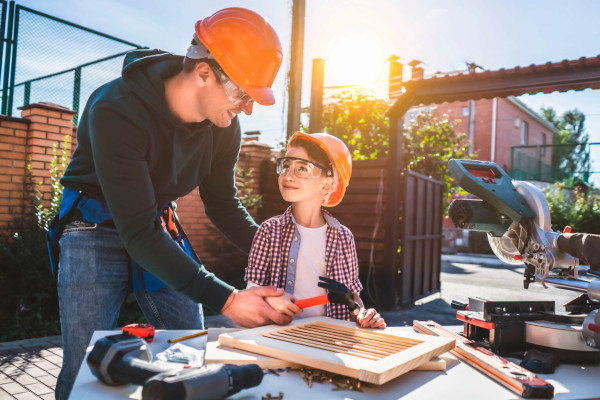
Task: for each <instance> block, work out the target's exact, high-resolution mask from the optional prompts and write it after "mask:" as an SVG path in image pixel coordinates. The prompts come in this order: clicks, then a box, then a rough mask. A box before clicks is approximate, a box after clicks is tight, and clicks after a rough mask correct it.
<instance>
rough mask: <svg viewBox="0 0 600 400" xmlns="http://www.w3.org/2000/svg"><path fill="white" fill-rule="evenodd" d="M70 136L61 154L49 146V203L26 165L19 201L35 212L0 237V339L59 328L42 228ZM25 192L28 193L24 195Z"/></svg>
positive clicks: (53, 206) (54, 209)
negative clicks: (44, 203) (27, 176)
mask: <svg viewBox="0 0 600 400" xmlns="http://www.w3.org/2000/svg"><path fill="white" fill-rule="evenodd" d="M69 147H70V137H69V136H66V137H65V141H64V147H63V149H62V152H61V154H60V155H59V154H58V146H56V145H55V146H54V148H53V158H52V162H51V169H50V177H51V179H52V193H51V203H50V207H49V208H46V207H44V205H43V203H42V191H41V182H40V183H38V184H37V185H34V184H33V179H32V168H31V164H29V165H28V168H27V169H28V175H29V179H27V180H26V183H25V189H26V190H25V193H26V198H25V199H23V201H24V203H26V204H28V205H29V208H30V209H32V210H35V213H32V214H30V215H26V216H23V217H18V218H16V219H15V220H14V221H13V222H12V223H11V224H10V226H9V229H8V232H11V234H7V235H5V236H3V237H2V238H0V265H2V270H1V271H0V293H2V296H0V315H1V316H2V317H1V319H2V320H3V321H2V323H1V324H0V341H9V340H18V339H25V338H31V337H40V336H48V335H57V334H59V333H60V319H59V315H58V294H57V291H56V279H55V277H54V276H52V273H51V271H50V267H49V265H50V261H49V257H48V250H47V247H46V229H47V226H48V223H49V221H50V220H51V219H52V218H53V217H54V215H56V214H57V213H58V209H59V207H60V200H61V198H62V186H61V185H60V183H59V182H58V180H59V179H60V177H61V176H62V174H63V173H64V170H65V168H66V166H67V155H68V154H69ZM27 194H29V195H27Z"/></svg>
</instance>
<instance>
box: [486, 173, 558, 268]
mask: <svg viewBox="0 0 600 400" xmlns="http://www.w3.org/2000/svg"><path fill="white" fill-rule="evenodd" d="M513 185H514V187H515V188H516V189H517V192H518V193H519V194H520V195H521V197H522V198H523V201H524V202H525V205H526V206H527V207H528V208H529V209H530V210H531V211H533V213H534V214H535V219H534V222H535V224H536V225H537V226H539V227H540V228H542V230H544V231H550V229H551V224H550V208H549V207H548V202H547V201H546V198H545V197H544V194H543V193H542V191H541V190H540V189H538V188H537V187H536V186H535V185H533V184H531V183H529V182H525V181H513ZM507 232H508V231H507ZM488 242H489V244H490V247H491V248H492V251H493V252H494V254H495V255H496V257H498V258H499V259H500V260H502V261H503V262H505V263H507V264H512V265H523V264H524V262H523V261H521V260H519V259H515V256H520V255H521V253H520V252H519V250H518V249H517V248H516V247H515V245H514V244H513V242H512V240H511V239H510V238H509V237H508V236H507V235H506V233H505V234H504V235H503V236H500V237H495V236H492V235H491V234H490V233H488Z"/></svg>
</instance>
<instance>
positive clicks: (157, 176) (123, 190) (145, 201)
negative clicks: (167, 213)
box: [61, 50, 257, 311]
mask: <svg viewBox="0 0 600 400" xmlns="http://www.w3.org/2000/svg"><path fill="white" fill-rule="evenodd" d="M181 65H182V57H181V56H175V55H173V54H169V53H166V52H162V51H159V50H136V51H134V52H131V53H128V55H127V56H126V58H125V61H124V66H123V72H122V74H121V78H118V79H116V80H114V81H112V82H109V83H107V84H105V85H103V86H101V87H100V88H98V89H97V90H96V91H94V93H92V95H91V96H90V99H89V101H88V103H87V105H86V107H85V110H84V111H83V113H82V115H81V119H80V122H79V127H78V129H77V148H76V149H75V152H74V154H73V158H72V160H71V162H70V163H69V166H68V167H67V170H66V171H65V175H64V177H63V178H62V179H61V183H62V184H63V185H64V186H65V187H67V188H69V189H72V190H82V191H84V192H85V193H86V194H87V195H88V196H90V197H93V198H97V199H101V200H104V201H106V203H107V205H108V208H109V209H110V212H111V214H112V217H113V220H114V223H115V226H116V228H117V231H118V233H119V236H120V237H121V240H122V242H123V245H124V246H125V249H126V250H127V252H128V253H129V255H130V256H131V257H132V258H133V259H134V260H136V261H137V263H138V264H140V265H141V266H142V267H143V268H144V269H146V270H147V271H149V272H151V273H153V274H154V275H156V276H157V277H158V278H160V279H161V280H162V281H164V282H165V283H167V284H168V285H169V286H171V287H172V288H174V289H176V290H178V291H180V292H182V293H184V294H185V295H187V296H188V297H189V298H191V299H192V300H194V301H196V302H201V303H204V304H206V305H208V306H209V307H211V308H212V309H213V310H215V311H220V310H221V308H222V307H223V305H224V304H225V301H226V300H227V298H228V297H229V295H230V294H231V291H232V290H233V288H232V287H231V286H230V285H227V284H226V283H224V282H222V281H220V280H219V279H217V278H216V277H215V276H214V275H213V274H211V273H209V272H207V271H206V270H205V269H204V267H203V266H202V265H201V264H198V263H196V262H195V261H194V260H192V259H191V258H190V257H189V256H187V255H186V254H185V253H184V252H183V251H182V250H181V248H180V247H179V246H178V245H177V244H176V243H175V242H174V241H173V240H172V239H171V237H170V236H169V235H168V234H167V233H165V232H164V230H163V229H162V227H161V226H160V224H159V223H157V218H156V212H157V208H158V207H159V206H160V205H163V204H165V203H167V202H171V201H174V200H176V199H178V198H179V197H182V196H185V195H186V194H188V193H189V192H191V191H192V190H194V189H195V188H196V187H198V188H199V191H200V196H201V198H202V201H203V203H204V207H205V210H206V215H207V216H208V217H209V218H210V220H211V221H212V222H213V223H214V224H215V225H216V226H217V228H219V230H220V231H221V232H223V233H224V234H225V235H226V236H227V237H228V238H229V239H230V240H231V241H232V242H233V243H234V244H236V245H237V246H238V247H239V248H241V249H242V250H244V251H246V252H248V251H249V250H250V246H251V244H252V239H253V237H254V233H255V232H256V229H257V225H256V223H255V222H254V220H253V219H252V218H251V217H250V215H249V214H248V213H247V211H246V209H245V208H244V207H243V206H242V205H241V203H240V201H239V199H237V197H236V193H237V192H236V188H235V182H234V179H235V177H234V170H235V165H236V162H237V159H238V154H239V150H240V143H241V134H240V127H239V121H238V119H237V118H235V119H234V120H232V122H231V125H230V126H229V127H227V128H219V127H216V126H214V125H212V124H211V123H210V121H208V120H206V121H203V122H200V123H192V124H183V123H181V122H179V121H178V120H177V119H176V118H175V117H174V116H173V115H172V114H171V113H170V112H169V109H168V107H167V103H166V100H165V90H164V83H163V80H164V79H165V78H167V77H170V76H173V75H175V74H177V73H178V72H180V71H181ZM82 267H83V266H82Z"/></svg>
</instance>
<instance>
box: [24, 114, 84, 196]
mask: <svg viewBox="0 0 600 400" xmlns="http://www.w3.org/2000/svg"><path fill="white" fill-rule="evenodd" d="M20 109H21V110H22V113H21V116H22V118H23V119H26V120H28V121H30V124H29V131H28V132H27V156H28V158H29V160H30V161H31V167H32V175H33V182H34V183H35V184H37V183H38V182H43V185H42V192H43V199H44V206H45V207H48V206H49V205H50V199H51V196H52V189H51V186H50V185H51V184H52V181H51V179H50V165H51V162H52V157H53V156H52V151H53V146H54V145H55V144H56V145H57V146H58V154H59V155H60V154H62V149H63V147H64V139H65V136H67V135H71V136H72V137H71V147H70V149H71V154H72V151H73V149H74V148H75V144H76V143H75V140H74V136H75V135H74V132H75V127H74V126H73V116H74V115H75V112H74V111H72V110H69V109H68V108H65V107H62V106H59V105H57V104H52V103H35V104H29V105H26V106H24V107H21V108H20ZM69 158H70V154H69Z"/></svg>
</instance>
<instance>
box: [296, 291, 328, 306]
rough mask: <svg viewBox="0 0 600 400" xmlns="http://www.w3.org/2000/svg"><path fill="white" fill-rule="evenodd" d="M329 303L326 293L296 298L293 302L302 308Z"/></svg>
mask: <svg viewBox="0 0 600 400" xmlns="http://www.w3.org/2000/svg"><path fill="white" fill-rule="evenodd" d="M327 303H329V299H328V298H327V295H326V294H323V295H321V296H316V297H309V298H308V299H302V300H296V301H295V302H294V304H296V305H297V306H298V307H300V308H302V309H304V308H308V307H314V306H320V305H321V304H327Z"/></svg>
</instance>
